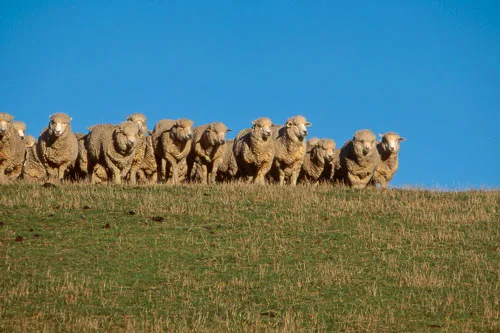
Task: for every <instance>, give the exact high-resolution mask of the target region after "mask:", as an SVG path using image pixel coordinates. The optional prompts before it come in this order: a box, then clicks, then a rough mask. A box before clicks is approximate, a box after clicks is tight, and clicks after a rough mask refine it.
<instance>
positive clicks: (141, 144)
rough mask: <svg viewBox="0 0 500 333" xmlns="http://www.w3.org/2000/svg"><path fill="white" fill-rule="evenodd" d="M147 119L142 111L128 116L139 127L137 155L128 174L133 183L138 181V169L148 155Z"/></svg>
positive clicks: (128, 119)
mask: <svg viewBox="0 0 500 333" xmlns="http://www.w3.org/2000/svg"><path fill="white" fill-rule="evenodd" d="M146 120H147V119H146V116H145V115H143V114H142V113H134V114H131V115H130V116H127V121H130V122H133V123H136V124H137V126H138V128H139V136H138V137H137V143H136V148H135V156H134V159H133V161H132V166H131V167H130V173H129V174H128V180H129V182H130V183H131V184H136V183H137V179H136V178H137V171H138V170H139V168H140V167H141V164H142V160H143V159H144V157H145V155H146V134H147V132H148V127H147V123H146Z"/></svg>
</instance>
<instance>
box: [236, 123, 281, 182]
mask: <svg viewBox="0 0 500 333" xmlns="http://www.w3.org/2000/svg"><path fill="white" fill-rule="evenodd" d="M252 125H253V126H252V128H250V129H244V130H242V131H240V132H239V133H238V135H237V136H236V138H235V140H234V149H233V152H234V157H235V158H236V162H237V165H238V174H239V176H240V177H242V178H243V179H245V180H251V181H253V182H254V183H255V184H264V183H265V177H266V175H267V174H268V172H269V170H271V167H272V165H273V159H274V141H273V137H272V129H271V128H272V125H273V124H272V121H271V119H269V118H259V119H257V120H255V121H252Z"/></svg>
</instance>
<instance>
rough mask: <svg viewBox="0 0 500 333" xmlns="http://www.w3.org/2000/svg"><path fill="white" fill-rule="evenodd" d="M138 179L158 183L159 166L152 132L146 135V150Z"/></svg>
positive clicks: (138, 171) (138, 172)
mask: <svg viewBox="0 0 500 333" xmlns="http://www.w3.org/2000/svg"><path fill="white" fill-rule="evenodd" d="M137 179H138V180H140V181H141V182H144V183H156V182H157V180H158V168H157V165H156V159H155V154H154V147H153V136H152V135H151V134H149V135H148V136H147V137H146V151H145V154H144V158H143V160H142V163H141V165H140V167H139V170H137Z"/></svg>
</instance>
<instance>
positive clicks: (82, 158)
mask: <svg viewBox="0 0 500 333" xmlns="http://www.w3.org/2000/svg"><path fill="white" fill-rule="evenodd" d="M75 137H76V139H77V140H78V157H77V158H76V161H75V163H74V164H73V166H72V168H71V171H70V175H69V178H70V179H71V180H73V181H78V180H84V179H86V178H87V177H88V153H87V148H85V142H86V140H87V134H83V133H75ZM94 176H95V179H94V180H95V183H105V182H107V181H108V174H107V172H106V168H104V167H103V166H102V165H100V164H96V165H95V166H94Z"/></svg>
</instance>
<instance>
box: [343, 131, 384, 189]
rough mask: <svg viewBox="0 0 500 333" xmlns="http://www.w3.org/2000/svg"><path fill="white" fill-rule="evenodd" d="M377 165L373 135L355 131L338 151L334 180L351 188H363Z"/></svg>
mask: <svg viewBox="0 0 500 333" xmlns="http://www.w3.org/2000/svg"><path fill="white" fill-rule="evenodd" d="M379 163H380V157H379V154H378V152H377V138H376V137H375V134H373V132H372V131H370V130H360V131H357V132H356V133H355V134H354V137H353V138H352V140H349V141H347V142H346V143H345V144H344V145H343V146H342V148H341V149H340V153H339V160H338V166H337V170H336V171H335V175H334V179H335V181H336V182H338V183H341V184H345V185H348V186H350V187H353V188H365V187H366V186H367V185H368V183H369V182H370V180H371V178H372V177H373V173H374V172H375V169H376V168H377V166H378V165H379Z"/></svg>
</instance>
